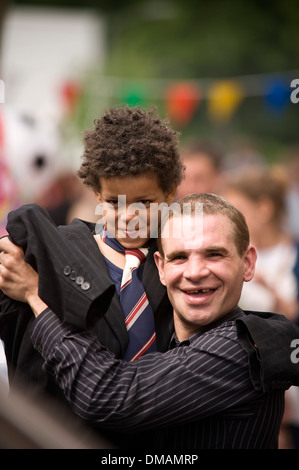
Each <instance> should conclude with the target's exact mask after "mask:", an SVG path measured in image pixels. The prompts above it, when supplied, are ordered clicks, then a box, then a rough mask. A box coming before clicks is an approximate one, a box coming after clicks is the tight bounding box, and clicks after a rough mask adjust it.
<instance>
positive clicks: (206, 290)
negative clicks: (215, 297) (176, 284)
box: [182, 288, 216, 295]
mask: <svg viewBox="0 0 299 470" xmlns="http://www.w3.org/2000/svg"><path fill="white" fill-rule="evenodd" d="M215 290H216V288H213V289H212V288H203V289H192V290H191V289H186V290H184V289H182V291H183V292H184V293H185V294H187V295H196V294H198V295H201V294H211V293H212V292H215Z"/></svg>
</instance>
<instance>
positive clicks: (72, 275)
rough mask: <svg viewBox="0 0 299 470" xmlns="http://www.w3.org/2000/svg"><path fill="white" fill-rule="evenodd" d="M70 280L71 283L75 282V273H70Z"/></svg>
mask: <svg viewBox="0 0 299 470" xmlns="http://www.w3.org/2000/svg"><path fill="white" fill-rule="evenodd" d="M70 278H71V280H72V281H75V280H76V278H77V273H76V271H72V272H71V275H70Z"/></svg>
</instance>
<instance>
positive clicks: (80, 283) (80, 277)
mask: <svg viewBox="0 0 299 470" xmlns="http://www.w3.org/2000/svg"><path fill="white" fill-rule="evenodd" d="M83 282H84V277H83V276H77V278H76V284H78V286H82V284H83Z"/></svg>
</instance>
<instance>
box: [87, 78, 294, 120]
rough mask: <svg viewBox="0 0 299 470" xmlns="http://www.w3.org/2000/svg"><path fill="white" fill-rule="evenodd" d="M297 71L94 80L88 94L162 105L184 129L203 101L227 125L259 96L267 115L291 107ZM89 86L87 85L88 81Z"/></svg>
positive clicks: (129, 101) (171, 117)
mask: <svg viewBox="0 0 299 470" xmlns="http://www.w3.org/2000/svg"><path fill="white" fill-rule="evenodd" d="M294 78H299V70H293V71H288V72H281V73H276V74H255V75H244V76H238V77H232V78H226V79H225V78H224V79H216V78H215V79H214V78H211V79H207V78H205V79H199V80H174V79H173V80H171V79H159V78H154V79H133V78H132V79H129V78H121V77H107V76H106V77H105V76H101V77H99V76H97V77H95V81H94V86H93V87H91V88H90V87H89V90H88V91H87V93H90V94H92V95H93V98H95V97H102V98H105V99H106V100H107V99H112V100H113V102H114V103H115V102H116V101H118V102H119V101H120V102H122V103H127V104H129V105H132V106H134V105H140V106H144V105H147V104H155V103H158V102H162V104H163V105H164V108H165V112H166V114H167V115H168V116H169V118H170V119H171V120H172V121H173V123H174V124H176V125H178V126H181V127H184V126H186V125H188V123H189V122H190V121H191V120H192V118H193V117H194V115H195V113H196V111H197V110H198V109H199V107H200V106H201V104H202V102H203V101H205V102H206V107H207V113H208V116H209V119H210V120H211V121H213V122H217V123H222V124H227V123H228V122H229V121H230V120H231V119H232V117H233V116H234V114H235V113H236V112H237V110H238V109H239V108H240V105H241V103H242V102H243V100H244V99H246V98H250V97H261V98H262V99H263V102H264V104H265V109H266V110H267V112H269V113H282V112H284V110H285V109H286V107H287V105H288V104H292V103H291V100H290V95H291V92H292V91H293V89H292V88H291V82H292V80H294ZM89 83H90V82H89Z"/></svg>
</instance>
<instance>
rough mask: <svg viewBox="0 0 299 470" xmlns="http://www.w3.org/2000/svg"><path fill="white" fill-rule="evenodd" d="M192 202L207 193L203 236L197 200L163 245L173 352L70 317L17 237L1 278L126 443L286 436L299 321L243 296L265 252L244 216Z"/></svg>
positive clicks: (239, 443)
mask: <svg viewBox="0 0 299 470" xmlns="http://www.w3.org/2000/svg"><path fill="white" fill-rule="evenodd" d="M194 202H199V203H202V204H203V232H202V239H200V240H199V239H198V236H197V235H198V234H197V231H196V230H195V220H194V218H195V216H194V214H192V211H191V215H190V216H184V215H183V216H181V217H180V216H177V215H173V217H170V218H169V219H168V221H167V222H166V226H164V227H163V228H162V233H161V236H160V238H159V253H158V252H156V253H155V260H156V263H157V266H158V269H159V274H160V278H161V281H162V283H163V284H164V285H165V286H166V288H167V291H168V295H169V297H170V299H171V302H172V304H173V310H174V321H175V333H174V334H173V337H172V339H171V342H170V344H169V351H167V352H165V353H150V354H148V355H146V356H142V357H141V358H140V359H139V360H138V361H136V362H124V361H123V360H119V359H117V358H116V357H115V355H114V354H113V353H111V352H109V351H108V350H107V349H106V348H105V347H104V346H102V345H101V344H100V343H99V342H98V340H97V338H96V337H95V335H94V334H93V333H91V332H80V331H78V329H74V328H73V327H72V326H71V325H69V324H67V323H63V322H62V321H61V320H59V319H58V318H57V317H56V315H55V314H54V313H53V312H52V311H51V310H50V309H49V308H47V305H45V304H44V303H43V302H42V301H41V299H40V298H39V295H38V287H37V274H36V273H35V272H34V271H33V269H32V268H31V267H30V265H28V264H26V263H24V262H23V263H22V262H21V261H20V262H19V263H18V270H19V272H18V273H16V272H15V271H14V270H13V269H12V268H10V269H9V263H8V262H7V260H8V258H9V253H10V246H9V241H8V242H7V246H6V249H7V251H6V256H5V257H2V259H3V262H4V265H5V266H4V267H5V270H4V271H3V272H4V273H5V275H3V276H1V283H0V285H1V287H2V289H3V290H4V291H5V290H6V289H5V287H7V291H8V292H11V293H12V292H13V295H14V297H15V298H16V299H17V300H21V301H26V302H28V303H29V305H30V306H31V308H32V310H33V312H34V314H35V316H36V317H37V319H36V320H35V321H34V322H33V324H32V328H31V337H32V341H33V344H34V346H35V348H36V349H37V350H38V351H39V352H41V354H42V355H43V357H44V360H45V365H44V368H45V370H46V372H47V373H48V374H51V375H53V376H54V377H55V380H56V381H57V383H58V384H59V386H60V387H61V388H62V390H63V391H64V394H65V396H66V398H67V400H68V401H69V403H70V405H71V407H72V409H73V410H74V411H75V412H76V413H77V414H78V415H80V416H81V417H83V418H84V419H86V420H88V421H89V422H91V423H92V424H93V425H95V426H98V427H99V428H100V429H102V430H103V429H106V430H114V431H115V430H120V429H121V430H122V432H126V434H127V436H128V437H129V439H128V441H127V442H129V445H128V444H127V447H132V448H146V449H149V448H161V449H165V448H168V449H171V448H172V449H175V448H184V449H187V448H188V449H191V448H193V449H215V448H230V449H237V448H251V449H252V448H259V449H260V448H265V449H266V448H277V439H278V433H279V428H280V423H281V418H282V413H283V406H284V390H285V389H286V388H288V387H289V386H290V385H291V384H294V385H296V384H297V385H298V384H299V377H298V368H296V367H295V364H293V363H292V362H291V361H290V352H291V351H290V344H291V341H292V340H293V339H294V338H296V337H298V333H299V330H298V327H296V326H295V325H293V324H292V323H291V322H289V321H288V320H287V319H286V318H284V317H283V316H282V315H272V314H267V315H260V314H258V313H254V312H244V311H242V310H241V309H240V308H239V307H238V299H239V297H240V293H241V289H242V285H243V282H244V281H249V280H250V279H251V277H252V276H253V273H254V266H255V260H256V254H255V249H254V248H253V247H252V246H251V245H250V244H249V235H248V228H247V225H246V222H245V220H244V217H243V216H242V214H241V213H240V212H239V211H238V210H236V209H235V208H234V207H233V206H231V205H230V204H229V203H228V202H226V201H225V200H224V199H222V198H220V197H218V196H214V195H205V194H203V195H197V196H191V197H190V198H187V199H185V200H183V201H182V203H190V204H191V205H193V204H194ZM182 203H181V204H182ZM177 223H178V224H179V225H182V224H183V229H184V230H183V231H184V233H185V237H184V238H178V236H177ZM167 226H168V227H169V228H170V230H169V234H168V235H167V237H166V236H164V237H163V233H164V235H165V230H166V228H167ZM194 234H196V236H194ZM8 273H10V275H8ZM143 432H145V435H144V434H143Z"/></svg>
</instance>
